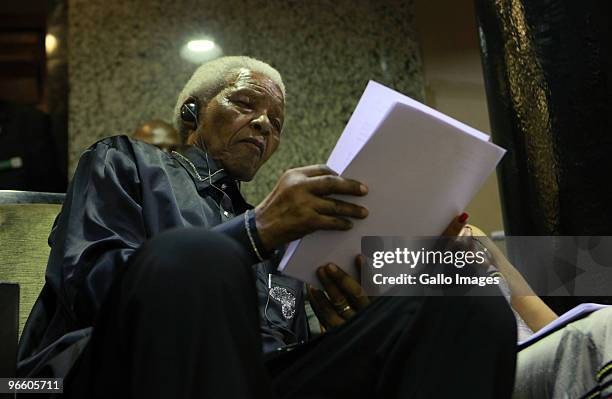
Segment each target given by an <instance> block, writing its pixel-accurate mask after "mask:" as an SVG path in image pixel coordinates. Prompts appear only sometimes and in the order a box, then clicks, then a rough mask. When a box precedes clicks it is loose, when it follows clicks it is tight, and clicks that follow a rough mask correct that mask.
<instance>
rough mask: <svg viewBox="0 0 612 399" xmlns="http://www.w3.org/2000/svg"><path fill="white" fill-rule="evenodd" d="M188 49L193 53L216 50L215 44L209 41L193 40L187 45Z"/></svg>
mask: <svg viewBox="0 0 612 399" xmlns="http://www.w3.org/2000/svg"><path fill="white" fill-rule="evenodd" d="M187 48H188V49H189V51H193V52H194V53H203V52H205V51H210V50H212V49H214V48H215V42H213V41H212V40H207V39H202V40H192V41H190V42H189V43H187Z"/></svg>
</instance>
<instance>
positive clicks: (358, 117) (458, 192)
mask: <svg viewBox="0 0 612 399" xmlns="http://www.w3.org/2000/svg"><path fill="white" fill-rule="evenodd" d="M504 152H505V151H504V150H503V149H502V148H500V147H498V146H496V145H494V144H492V143H490V142H488V136H487V135H486V134H484V133H481V132H478V131H477V130H475V129H472V128H470V127H468V126H466V125H464V124H462V123H460V122H458V121H455V120H454V119H452V118H450V117H448V116H446V115H443V114H441V113H439V112H437V111H435V110H432V109H430V108H428V107H427V106H425V105H423V104H421V103H418V102H416V101H414V100H411V99H409V98H407V97H405V96H403V95H401V94H399V93H396V92H395V91H393V90H391V89H388V88H386V87H384V86H382V85H379V84H377V83H374V82H370V84H369V85H368V87H367V88H366V91H365V92H364V94H363V96H362V98H361V100H360V102H359V104H358V106H357V108H356V109H355V112H354V113H353V116H352V117H351V120H350V121H349V123H348V124H347V126H346V128H345V131H344V133H343V134H342V136H341V137H340V139H339V140H338V143H337V145H336V147H335V148H334V150H333V152H332V154H331V156H330V158H329V161H328V166H330V167H331V168H332V169H334V170H336V171H337V172H338V173H340V174H341V175H342V176H344V177H348V178H352V179H356V180H359V181H361V182H363V183H365V184H366V185H367V186H368V188H369V193H368V194H367V195H366V196H364V197H348V196H346V197H342V196H338V198H341V199H343V200H346V201H351V202H354V203H356V204H359V205H363V206H365V207H367V208H368V210H369V211H370V214H369V216H368V218H366V219H365V220H355V221H354V227H353V228H352V229H351V230H350V231H319V232H315V233H313V234H310V235H308V236H306V237H304V238H303V239H302V240H297V241H294V242H292V243H291V244H290V245H289V247H288V249H287V251H286V253H285V256H284V257H283V259H282V260H281V263H280V265H279V270H281V271H283V273H285V274H288V275H291V276H293V277H296V278H298V279H300V280H302V281H305V282H308V283H311V284H313V285H315V286H317V287H319V286H320V285H319V283H318V279H317V278H316V274H315V271H316V268H317V267H318V266H321V265H324V264H326V263H329V262H333V263H336V264H337V265H338V266H340V267H342V268H343V269H344V270H345V271H347V272H348V273H352V274H353V273H354V267H353V262H354V259H355V256H356V255H357V254H359V253H360V251H361V248H360V246H361V237H362V236H373V235H379V236H405V237H411V236H438V235H440V233H441V232H442V231H443V230H444V229H445V228H446V226H447V225H448V224H449V223H450V221H451V219H452V218H453V217H455V216H456V215H458V214H459V213H461V212H462V211H463V210H464V208H465V207H466V206H467V204H468V202H469V201H470V200H471V199H472V197H473V196H474V194H475V193H476V192H477V191H478V189H479V188H480V186H481V185H482V184H483V183H484V181H485V180H486V178H487V177H488V176H489V175H490V174H491V172H493V170H494V168H495V166H496V165H497V163H498V162H499V160H500V159H501V157H502V156H503V154H504ZM353 275H354V274H353Z"/></svg>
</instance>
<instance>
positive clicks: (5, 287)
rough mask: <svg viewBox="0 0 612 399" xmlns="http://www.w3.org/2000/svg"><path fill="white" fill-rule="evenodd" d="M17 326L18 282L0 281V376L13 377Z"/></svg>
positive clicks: (15, 366)
mask: <svg viewBox="0 0 612 399" xmlns="http://www.w3.org/2000/svg"><path fill="white" fill-rule="evenodd" d="M18 326H19V284H16V283H7V282H0V348H2V349H1V350H0V378H11V377H15V373H16V369H17V330H18Z"/></svg>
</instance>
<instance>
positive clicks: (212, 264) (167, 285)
mask: <svg viewBox="0 0 612 399" xmlns="http://www.w3.org/2000/svg"><path fill="white" fill-rule="evenodd" d="M130 268H133V269H136V270H129V269H130ZM128 272H131V273H132V275H133V276H134V275H135V281H134V282H135V283H136V284H137V285H138V286H139V287H140V288H142V289H144V290H145V292H146V293H147V294H153V293H154V292H156V291H158V290H159V293H161V292H163V293H169V292H172V293H174V294H179V295H180V294H188V295H190V294H192V291H196V292H206V293H207V294H208V295H212V294H213V293H214V292H215V291H216V288H218V287H219V285H226V284H234V285H240V284H245V283H246V284H248V283H249V282H250V280H251V279H252V276H251V271H250V267H249V264H248V261H247V257H246V256H245V254H244V250H243V249H242V248H241V247H240V246H239V245H238V244H237V243H236V242H235V241H234V240H232V239H231V238H229V237H227V236H224V235H222V234H219V233H213V232H210V231H206V230H204V229H198V228H181V229H173V230H169V231H167V232H163V233H161V234H159V235H157V236H155V237H154V238H152V239H151V240H149V241H148V242H147V243H145V244H144V245H143V247H142V248H141V249H140V250H139V251H138V253H137V254H136V255H135V256H134V259H132V261H131V262H130V265H129V266H128ZM153 295H154V294H153Z"/></svg>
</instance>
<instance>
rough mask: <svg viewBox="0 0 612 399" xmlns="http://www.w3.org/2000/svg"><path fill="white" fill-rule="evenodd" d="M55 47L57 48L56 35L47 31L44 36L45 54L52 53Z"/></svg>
mask: <svg viewBox="0 0 612 399" xmlns="http://www.w3.org/2000/svg"><path fill="white" fill-rule="evenodd" d="M56 48H57V39H56V37H55V36H53V35H52V34H51V33H47V36H45V51H46V52H47V55H49V54H51V53H53V52H54V51H55V49H56Z"/></svg>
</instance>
